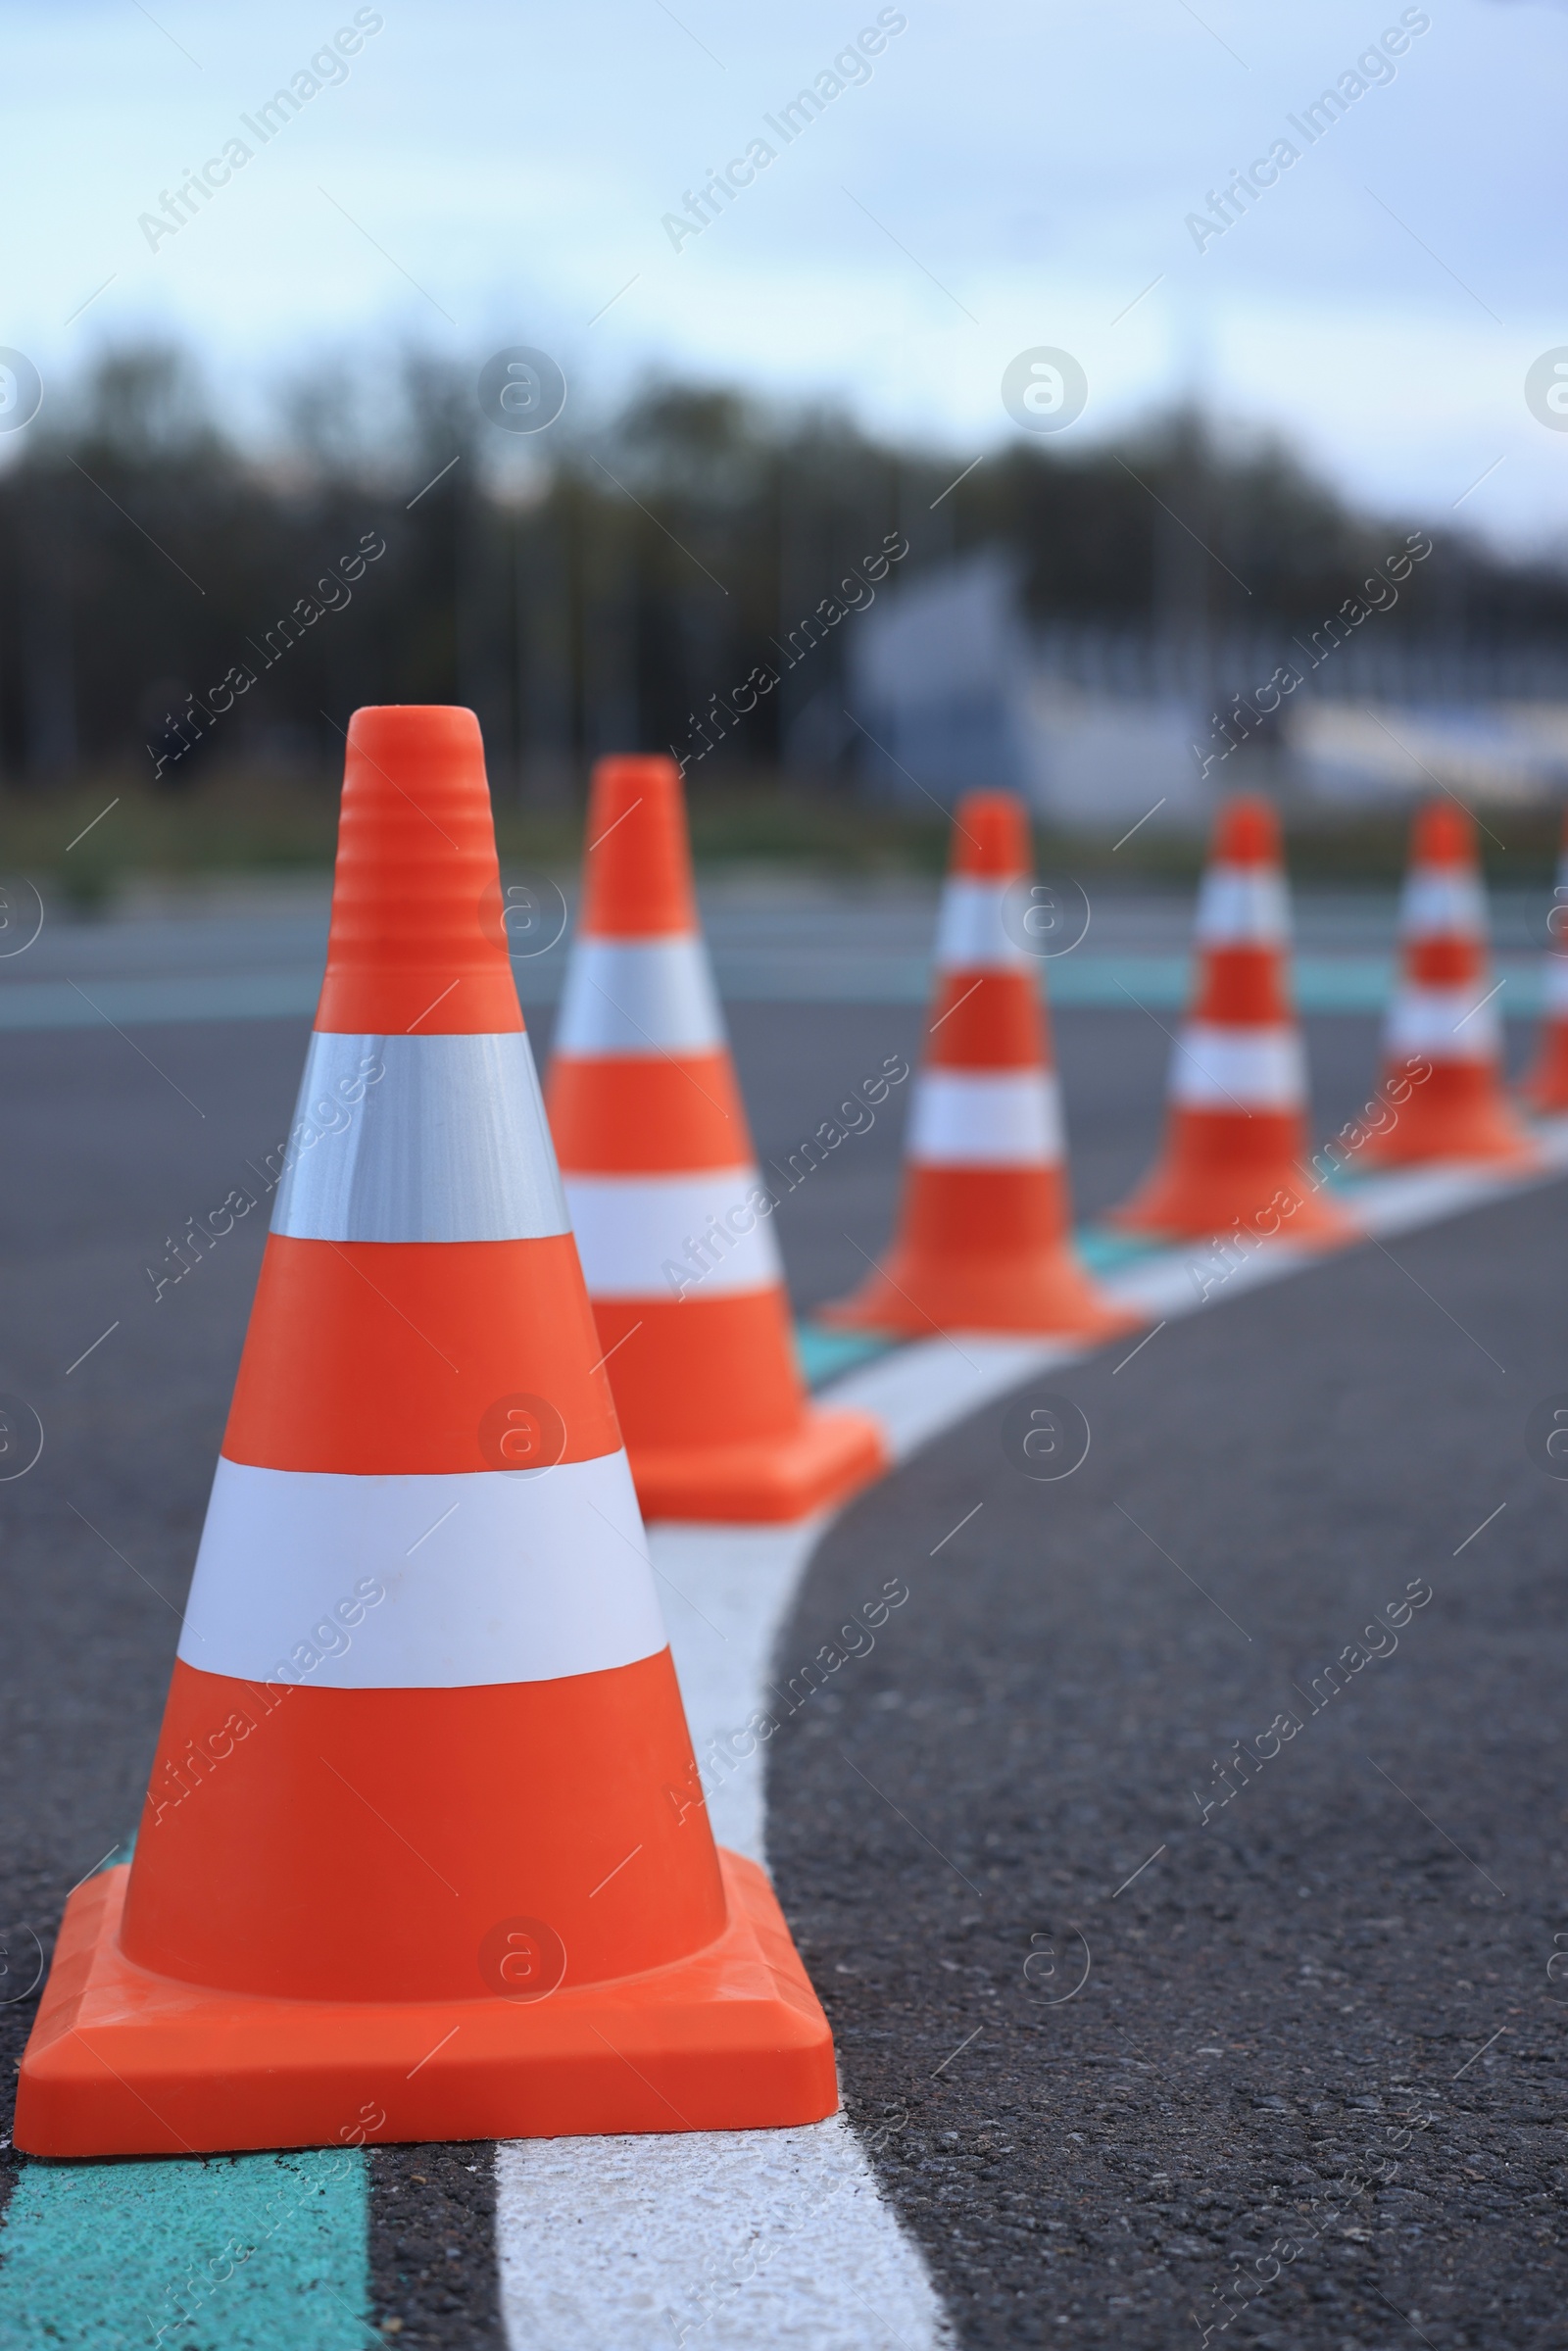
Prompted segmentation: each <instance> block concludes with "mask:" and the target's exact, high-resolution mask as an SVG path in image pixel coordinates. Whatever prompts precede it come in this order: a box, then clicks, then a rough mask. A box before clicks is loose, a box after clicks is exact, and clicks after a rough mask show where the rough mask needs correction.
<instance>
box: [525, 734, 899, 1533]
mask: <svg viewBox="0 0 1568 2351" xmlns="http://www.w3.org/2000/svg"><path fill="white" fill-rule="evenodd" d="M548 1099H549V1103H550V1120H551V1126H552V1128H553V1130H554V1133H555V1139H556V1149H557V1150H558V1151H559V1152H560V1154H561V1165H562V1172H563V1175H564V1180H565V1186H566V1198H567V1200H568V1202H569V1203H570V1207H571V1216H572V1224H573V1226H574V1228H575V1231H576V1235H577V1246H578V1249H580V1251H581V1253H582V1265H583V1273H584V1275H585V1277H586V1280H587V1284H588V1295H589V1297H590V1298H591V1299H592V1300H593V1307H594V1316H595V1319H596V1321H597V1323H598V1326H599V1343H600V1346H601V1347H602V1348H603V1350H604V1356H605V1361H606V1363H607V1365H608V1367H609V1373H610V1382H611V1386H612V1388H613V1391H614V1396H615V1405H616V1409H617V1411H618V1412H619V1415H620V1423H621V1427H622V1428H623V1430H624V1431H625V1437H626V1449H627V1452H628V1454H629V1456H630V1459H631V1467H632V1475H633V1477H634V1478H635V1480H636V1482H637V1494H638V1497H639V1499H640V1500H641V1502H642V1506H643V1508H644V1509H645V1510H646V1511H647V1512H648V1514H649V1516H650V1517H653V1518H687V1519H715V1518H716V1519H790V1518H800V1517H804V1516H805V1514H806V1513H807V1512H808V1511H809V1510H813V1509H816V1508H818V1507H819V1506H820V1505H822V1504H823V1503H826V1502H831V1501H836V1500H838V1499H839V1498H840V1497H841V1496H842V1495H844V1494H848V1493H849V1492H850V1491H851V1490H852V1489H853V1488H855V1487H857V1486H861V1485H864V1484H865V1483H866V1481H867V1480H868V1479H870V1478H873V1477H875V1476H876V1475H877V1473H878V1471H879V1470H881V1469H882V1468H883V1467H884V1465H885V1461H886V1451H885V1447H884V1444H883V1440H882V1436H881V1432H880V1430H879V1429H878V1428H877V1426H876V1424H875V1422H874V1421H872V1420H871V1419H870V1418H869V1417H868V1416H867V1415H865V1414H863V1413H858V1412H823V1411H818V1410H817V1409H815V1408H814V1407H813V1406H812V1405H811V1404H810V1403H809V1401H808V1399H807V1396H806V1392H805V1389H804V1387H803V1386H802V1382H801V1376H800V1372H799V1370H798V1368H797V1365H796V1361H795V1353H794V1347H793V1343H792V1337H791V1331H790V1316H789V1302H788V1299H787V1298H786V1296H785V1291H784V1281H783V1274H782V1270H781V1268H780V1264H779V1258H778V1251H777V1249H776V1247H775V1245H774V1241H773V1233H772V1225H771V1221H770V1219H771V1214H772V1208H773V1205H774V1203H773V1200H772V1196H771V1194H770V1193H768V1192H767V1190H766V1189H765V1187H764V1186H763V1184H762V1182H761V1179H760V1176H759V1174H758V1171H757V1167H756V1164H755V1160H754V1156H753V1151H752V1139H751V1135H750V1133H749V1131H748V1128H747V1124H746V1112H745V1109H744V1108H743V1106H742V1103H741V1098H740V1093H739V1090H738V1088H737V1086H736V1083H735V1073H734V1070H733V1068H732V1066H731V1063H730V1056H729V1047H728V1044H727V1042H726V1040H725V1036H724V1023H723V1016H722V1014H721V1013H720V1011H719V1008H718V1000H717V997H716V996H715V994H714V992H713V984H712V980H711V976H710V972H709V966H708V955H707V950H706V949H705V947H704V945H703V939H702V933H701V931H700V929H699V927H698V917H697V902H696V896H695V893H694V891H693V888H692V872H691V853H690V850H689V847H688V845H687V838H686V811H685V804H684V800H683V796H682V792H681V782H680V776H679V774H678V772H677V770H676V767H675V764H674V761H673V760H671V759H601V760H600V762H599V764H598V766H597V767H596V769H595V771H594V780H593V792H592V796H591V799H590V802H589V809H588V858H587V872H586V877H585V882H584V890H583V907H582V919H581V925H580V928H579V932H578V936H577V939H576V941H575V942H574V945H573V948H572V955H571V961H570V965H569V967H568V970H567V974H566V985H565V991H564V996H563V999H562V1005H561V1020H560V1026H559V1028H558V1029H557V1032H556V1050H555V1054H554V1057H553V1059H552V1062H551V1068H550V1083H549V1097H548Z"/></svg>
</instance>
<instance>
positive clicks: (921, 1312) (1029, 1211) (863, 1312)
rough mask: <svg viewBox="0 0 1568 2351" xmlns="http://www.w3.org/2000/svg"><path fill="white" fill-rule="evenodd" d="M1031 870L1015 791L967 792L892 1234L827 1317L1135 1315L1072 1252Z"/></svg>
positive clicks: (855, 1321) (839, 1322)
mask: <svg viewBox="0 0 1568 2351" xmlns="http://www.w3.org/2000/svg"><path fill="white" fill-rule="evenodd" d="M1030 870H1031V858H1030V852H1029V826H1028V820H1027V818H1026V816H1025V814H1024V810H1023V805H1022V803H1021V802H1020V801H1018V800H1015V799H1014V798H1013V797H1012V796H1011V795H1010V794H1009V793H1005V792H972V793H970V794H969V795H968V796H967V797H966V798H965V799H964V800H962V801H961V802H960V803H959V805H958V809H957V813H956V816H955V818H954V826H953V842H952V863H951V868H950V871H949V874H948V879H947V881H946V883H945V884H944V886H943V894H942V910H941V916H940V920H939V924H938V930H937V953H936V963H937V982H936V992H935V997H934V1000H933V1004H932V1017H931V1022H930V1026H929V1028H928V1030H927V1032H926V1058H925V1065H924V1067H923V1068H922V1069H921V1071H920V1072H919V1075H918V1076H917V1077H916V1079H915V1091H914V1098H913V1101H912V1102H911V1104H910V1109H909V1128H908V1142H907V1164H906V1175H905V1191H904V1203H903V1211H902V1215H901V1219H900V1225H899V1232H898V1237H897V1239H896V1241H895V1243H894V1246H893V1248H892V1249H891V1251H890V1252H889V1254H888V1256H887V1257H886V1259H885V1260H884V1261H883V1263H882V1264H881V1265H879V1266H878V1267H877V1268H876V1270H875V1271H874V1272H873V1273H872V1274H871V1275H870V1276H869V1277H868V1279H867V1280H866V1281H865V1282H863V1283H862V1284H861V1286H860V1287H859V1289H858V1290H857V1291H856V1292H855V1294H854V1295H853V1296H852V1297H850V1298H844V1299H842V1300H840V1301H839V1303H837V1304H836V1305H831V1306H826V1307H824V1308H823V1309H822V1311H821V1315H820V1319H821V1320H822V1321H823V1322H824V1323H830V1324H833V1325H836V1326H838V1327H840V1328H848V1329H854V1330H879V1331H890V1332H897V1333H900V1334H903V1335H906V1336H909V1337H915V1338H928V1337H929V1336H930V1335H931V1333H932V1332H933V1331H949V1330H964V1331H1051V1332H1060V1333H1063V1334H1066V1333H1071V1334H1072V1335H1074V1336H1075V1337H1083V1338H1094V1337H1100V1336H1105V1337H1108V1336H1110V1335H1111V1334H1112V1333H1113V1332H1116V1331H1125V1330H1130V1329H1132V1328H1134V1327H1136V1321H1137V1317H1135V1316H1130V1315H1128V1314H1126V1313H1124V1312H1123V1311H1122V1310H1121V1309H1119V1308H1118V1307H1116V1306H1113V1305H1112V1304H1111V1302H1110V1300H1109V1299H1108V1298H1104V1297H1103V1296H1102V1294H1101V1292H1100V1291H1099V1290H1098V1289H1097V1288H1096V1286H1095V1284H1094V1283H1093V1282H1092V1281H1091V1280H1090V1278H1089V1276H1088V1275H1087V1274H1086V1273H1085V1271H1084V1270H1083V1267H1082V1266H1081V1265H1080V1264H1079V1263H1078V1260H1077V1258H1076V1256H1075V1255H1074V1253H1073V1249H1072V1239H1071V1233H1072V1221H1071V1210H1070V1206H1069V1202H1068V1197H1067V1175H1066V1169H1065V1166H1064V1165H1063V1152H1062V1133H1061V1112H1060V1107H1059V1103H1058V1099H1057V1094H1056V1077H1055V1071H1054V1067H1053V1065H1052V1057H1051V1031H1050V1026H1049V1023H1048V1021H1047V1019H1046V1014H1045V1006H1044V1004H1042V1002H1041V998H1040V993H1039V989H1038V987H1037V984H1036V976H1035V975H1036V972H1037V970H1038V963H1037V960H1036V957H1035V956H1034V955H1031V954H1030V953H1029V950H1028V947H1027V945H1026V944H1025V939H1024V933H1023V926H1022V919H1021V917H1022V914H1023V912H1024V911H1025V905H1024V893H1025V890H1026V887H1027V877H1028V875H1029V873H1030ZM1009 914H1010V916H1011V924H1010V927H1009V919H1008V917H1009ZM1014 932H1016V933H1017V936H1014V935H1013V933H1014Z"/></svg>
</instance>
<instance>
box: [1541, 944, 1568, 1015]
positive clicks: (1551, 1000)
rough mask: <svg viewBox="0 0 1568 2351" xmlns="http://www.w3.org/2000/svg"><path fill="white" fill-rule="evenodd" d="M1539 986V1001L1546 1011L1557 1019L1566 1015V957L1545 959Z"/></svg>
mask: <svg viewBox="0 0 1568 2351" xmlns="http://www.w3.org/2000/svg"><path fill="white" fill-rule="evenodd" d="M1541 985H1542V998H1541V1001H1542V1003H1543V1004H1544V1007H1545V1009H1546V1011H1548V1012H1549V1013H1552V1014H1554V1015H1556V1016H1557V1017H1558V1018H1561V1017H1562V1015H1563V1014H1565V1013H1568V955H1548V956H1547V957H1546V961H1545V968H1544V971H1543V973H1542V982H1541Z"/></svg>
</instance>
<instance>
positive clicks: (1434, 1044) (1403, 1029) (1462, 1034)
mask: <svg viewBox="0 0 1568 2351" xmlns="http://www.w3.org/2000/svg"><path fill="white" fill-rule="evenodd" d="M1485 998H1486V990H1485V989H1484V988H1483V987H1482V986H1481V984H1480V982H1479V981H1475V982H1473V983H1472V984H1470V985H1469V986H1466V987H1461V988H1411V987H1405V988H1401V989H1400V990H1399V991H1398V993H1397V996H1396V997H1395V999H1394V1003H1393V1004H1392V1005H1391V1006H1390V1008H1389V1021H1388V1028H1387V1030H1386V1031H1385V1041H1386V1043H1387V1046H1388V1050H1389V1053H1390V1056H1391V1058H1395V1059H1403V1058H1405V1057H1407V1056H1410V1055H1413V1054H1421V1055H1423V1056H1424V1057H1425V1058H1426V1059H1427V1060H1429V1061H1493V1060H1495V1058H1496V1057H1497V1054H1498V1053H1499V1052H1500V1051H1501V1049H1502V1034H1501V1030H1500V1028H1499V1026H1498V1022H1497V1004H1496V999H1495V998H1494V999H1493V1000H1492V1002H1491V1003H1490V1004H1488V1003H1487V1002H1485Z"/></svg>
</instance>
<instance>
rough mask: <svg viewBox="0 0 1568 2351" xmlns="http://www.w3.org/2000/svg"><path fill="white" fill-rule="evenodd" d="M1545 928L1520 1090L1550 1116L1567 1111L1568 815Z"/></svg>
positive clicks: (1533, 1106) (1564, 824) (1528, 1100)
mask: <svg viewBox="0 0 1568 2351" xmlns="http://www.w3.org/2000/svg"><path fill="white" fill-rule="evenodd" d="M1546 928H1547V930H1548V931H1549V932H1550V934H1551V940H1552V945H1551V947H1550V948H1549V949H1548V950H1547V953H1546V954H1545V955H1544V957H1543V959H1542V995H1541V1035H1540V1038H1539V1040H1538V1042H1537V1045H1536V1057H1535V1060H1534V1062H1533V1063H1532V1064H1531V1067H1530V1072H1529V1075H1528V1076H1527V1077H1526V1078H1525V1081H1524V1084H1523V1085H1522V1086H1521V1088H1520V1093H1521V1094H1522V1096H1523V1097H1524V1100H1525V1102H1527V1103H1528V1104H1529V1105H1530V1107H1531V1109H1532V1110H1539V1111H1540V1112H1541V1113H1542V1114H1543V1116H1544V1117H1547V1118H1552V1117H1560V1116H1561V1115H1562V1113H1563V1112H1564V1111H1568V815H1565V816H1564V818H1563V835H1562V854H1561V856H1560V857H1559V858H1558V860H1557V887H1556V889H1555V890H1554V891H1553V892H1552V908H1551V912H1550V913H1549V914H1548V915H1547V917H1546Z"/></svg>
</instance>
